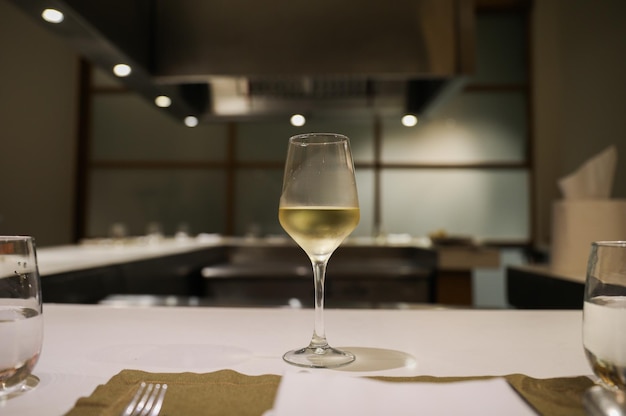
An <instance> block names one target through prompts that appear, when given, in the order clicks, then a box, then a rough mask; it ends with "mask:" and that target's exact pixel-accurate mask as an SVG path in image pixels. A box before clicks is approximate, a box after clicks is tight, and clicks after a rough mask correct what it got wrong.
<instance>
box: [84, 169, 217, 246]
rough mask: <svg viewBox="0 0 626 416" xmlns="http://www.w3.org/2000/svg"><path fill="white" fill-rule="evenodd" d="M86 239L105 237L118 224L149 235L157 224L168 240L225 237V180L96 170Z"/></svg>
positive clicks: (205, 173) (209, 174) (211, 173)
mask: <svg viewBox="0 0 626 416" xmlns="http://www.w3.org/2000/svg"><path fill="white" fill-rule="evenodd" d="M90 183H91V184H90V195H89V201H88V218H89V224H88V226H87V235H88V236H89V237H106V236H108V235H109V233H110V229H111V226H112V225H113V224H115V223H122V224H124V225H125V227H126V229H127V230H128V233H129V234H130V235H145V234H146V232H147V228H148V225H149V224H150V223H158V224H159V225H160V226H161V227H162V230H163V232H164V233H165V234H166V235H173V234H174V233H175V232H176V231H177V230H178V229H179V228H180V227H183V226H186V227H187V228H188V231H189V232H190V233H191V234H198V233H202V232H206V233H223V231H224V230H223V228H224V222H225V221H224V219H225V212H224V205H225V204H224V194H225V187H224V184H225V176H224V173H223V172H222V171H220V170H169V171H158V170H131V169H116V170H106V169H93V170H92V171H91V178H90Z"/></svg>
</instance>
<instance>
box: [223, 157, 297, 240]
mask: <svg viewBox="0 0 626 416" xmlns="http://www.w3.org/2000/svg"><path fill="white" fill-rule="evenodd" d="M286 147H287V146H286V145H285V148H286ZM282 185H283V169H282V168H280V169H239V170H238V171H237V173H236V178H235V235H238V236H243V235H248V236H254V237H263V236H267V235H282V234H284V232H283V229H282V227H281V226H280V224H279V223H278V201H279V199H280V192H281V190H282Z"/></svg>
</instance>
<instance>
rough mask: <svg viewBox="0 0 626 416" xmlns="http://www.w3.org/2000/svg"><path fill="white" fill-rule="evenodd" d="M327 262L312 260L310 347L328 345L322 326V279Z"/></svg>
mask: <svg viewBox="0 0 626 416" xmlns="http://www.w3.org/2000/svg"><path fill="white" fill-rule="evenodd" d="M327 263H328V259H325V260H312V264H313V279H314V280H315V329H314V330H313V339H311V345H310V347H312V348H320V347H321V348H324V347H327V346H328V342H327V341H326V329H325V328H324V280H325V279H326V264H327Z"/></svg>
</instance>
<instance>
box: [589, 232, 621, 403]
mask: <svg viewBox="0 0 626 416" xmlns="http://www.w3.org/2000/svg"><path fill="white" fill-rule="evenodd" d="M583 345H584V349H585V354H586V356H587V359H588V361H589V364H590V366H591V368H592V370H593V372H594V374H595V375H596V376H597V377H598V381H599V384H600V385H601V386H603V387H604V388H606V389H607V390H610V391H612V392H614V393H615V394H616V395H617V396H619V397H616V399H617V401H621V403H622V404H623V403H624V397H625V394H626V241H600V242H594V243H592V245H591V253H590V255H589V262H588V266H587V276H586V281H585V294H584V306H583Z"/></svg>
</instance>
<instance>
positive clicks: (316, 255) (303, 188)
mask: <svg viewBox="0 0 626 416" xmlns="http://www.w3.org/2000/svg"><path fill="white" fill-rule="evenodd" d="M278 219H279V221H280V224H281V225H282V227H283V228H284V229H285V231H286V232H287V234H289V235H290V236H291V238H293V240H294V241H295V242H296V243H297V244H298V245H299V246H300V247H301V248H302V249H303V250H304V251H305V252H306V254H307V255H308V256H309V259H310V260H311V264H312V267H313V277H314V286H315V327H314V330H313V337H312V339H311V342H310V343H309V345H308V346H307V347H305V348H301V349H298V350H293V351H289V352H287V353H285V355H284V356H283V359H284V360H285V361H287V362H288V363H290V364H294V365H298V366H302V367H316V368H331V367H339V366H342V365H345V364H348V363H351V362H352V361H354V359H355V357H354V355H353V354H352V353H350V352H347V351H340V350H338V349H335V348H332V347H331V346H330V345H329V344H328V342H327V341H326V334H325V329H324V280H325V278H326V265H327V264H328V259H329V258H330V256H331V255H332V253H333V252H334V251H335V249H336V248H337V247H338V246H339V245H340V244H341V242H342V241H343V240H344V239H345V238H346V237H347V236H348V235H349V234H350V233H351V232H352V230H354V228H355V227H356V226H357V224H358V223H359V219H360V210H359V199H358V196H357V189H356V180H355V177H354V163H353V161H352V153H351V151H350V141H349V139H348V138H347V137H346V136H343V135H340V134H333V133H309V134H301V135H297V136H293V137H291V138H290V139H289V147H288V150H287V161H286V164H285V176H284V179H283V189H282V194H281V196H280V206H279V209H278Z"/></svg>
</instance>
